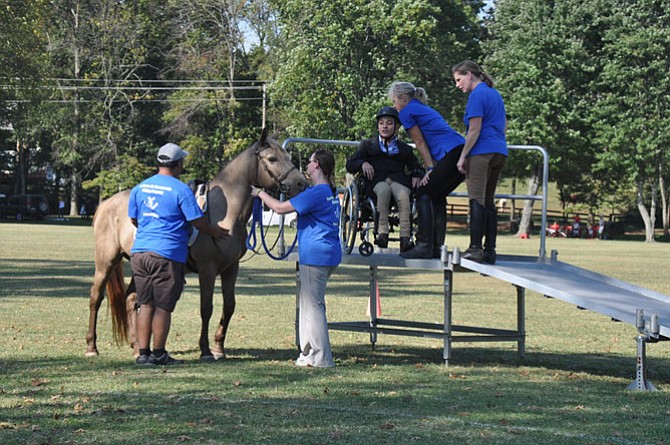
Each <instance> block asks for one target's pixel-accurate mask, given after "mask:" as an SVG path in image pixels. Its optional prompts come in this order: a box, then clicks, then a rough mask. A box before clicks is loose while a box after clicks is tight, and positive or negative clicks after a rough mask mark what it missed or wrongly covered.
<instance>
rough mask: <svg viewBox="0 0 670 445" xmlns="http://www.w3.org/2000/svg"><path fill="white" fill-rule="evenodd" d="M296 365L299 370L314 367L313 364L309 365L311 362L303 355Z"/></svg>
mask: <svg viewBox="0 0 670 445" xmlns="http://www.w3.org/2000/svg"><path fill="white" fill-rule="evenodd" d="M295 365H296V366H298V367H299V368H311V367H312V364H311V363H309V361H308V360H307V357H305V356H304V355H302V354H300V356H299V357H298V359H297V360H296V361H295Z"/></svg>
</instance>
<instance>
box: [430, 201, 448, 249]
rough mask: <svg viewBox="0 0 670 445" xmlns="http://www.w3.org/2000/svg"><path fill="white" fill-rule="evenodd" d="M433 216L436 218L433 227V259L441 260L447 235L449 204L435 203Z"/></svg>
mask: <svg viewBox="0 0 670 445" xmlns="http://www.w3.org/2000/svg"><path fill="white" fill-rule="evenodd" d="M433 216H435V227H433V258H440V256H441V254H442V252H440V249H441V248H442V246H444V238H445V236H446V234H447V204H446V203H445V202H442V203H440V204H436V203H435V202H433Z"/></svg>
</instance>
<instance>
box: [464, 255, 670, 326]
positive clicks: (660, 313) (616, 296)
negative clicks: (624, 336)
mask: <svg viewBox="0 0 670 445" xmlns="http://www.w3.org/2000/svg"><path fill="white" fill-rule="evenodd" d="M454 257H456V255H454ZM456 260H457V259H456V258H454V263H458V265H459V266H460V267H461V268H463V269H468V270H472V271H475V272H479V273H481V274H483V275H487V276H490V277H494V278H498V279H500V280H503V281H506V282H508V283H511V284H513V285H515V286H520V287H523V288H525V289H530V290H532V291H535V292H538V293H540V294H543V295H545V296H548V297H553V298H557V299H559V300H562V301H565V302H568V303H571V304H574V305H576V306H578V307H579V308H580V309H588V310H590V311H593V312H598V313H599V314H602V315H606V316H608V317H610V318H612V319H613V320H616V321H622V322H625V323H628V324H631V325H633V326H636V327H637V326H638V312H639V311H642V312H643V316H644V318H645V322H646V323H647V324H649V326H648V328H649V329H648V330H649V334H650V335H651V336H655V337H656V338H659V337H664V338H665V339H668V338H670V296H667V295H664V294H660V293H658V292H654V291H652V290H649V289H645V288H643V287H639V286H635V285H633V284H631V283H628V282H625V281H621V280H617V279H615V278H612V277H608V276H606V275H601V274H598V273H595V272H591V271H589V270H586V269H582V268H579V267H576V266H572V265H570V264H567V263H562V262H560V261H558V260H557V259H556V255H555V254H554V255H552V256H551V258H537V257H528V256H511V255H499V256H498V259H497V261H496V264H495V266H491V265H487V264H479V263H475V262H473V261H469V260H466V259H460V261H458V262H457V261H456ZM654 315H655V316H656V317H654ZM653 320H657V321H656V322H655V323H652V321H653ZM652 324H654V325H656V326H654V327H655V328H654V329H652V326H651V325H652ZM654 331H655V332H654Z"/></svg>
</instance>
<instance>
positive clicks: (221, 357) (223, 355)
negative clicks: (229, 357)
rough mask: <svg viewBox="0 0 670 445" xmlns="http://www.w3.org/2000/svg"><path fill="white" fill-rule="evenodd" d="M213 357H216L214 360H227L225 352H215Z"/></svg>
mask: <svg viewBox="0 0 670 445" xmlns="http://www.w3.org/2000/svg"><path fill="white" fill-rule="evenodd" d="M212 355H214V360H221V359H224V358H226V354H224V353H223V352H213V353H212Z"/></svg>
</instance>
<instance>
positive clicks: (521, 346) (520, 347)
mask: <svg viewBox="0 0 670 445" xmlns="http://www.w3.org/2000/svg"><path fill="white" fill-rule="evenodd" d="M516 330H517V334H518V335H519V341H518V342H517V354H518V356H519V358H524V357H525V356H526V288H524V287H521V286H517V287H516Z"/></svg>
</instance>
